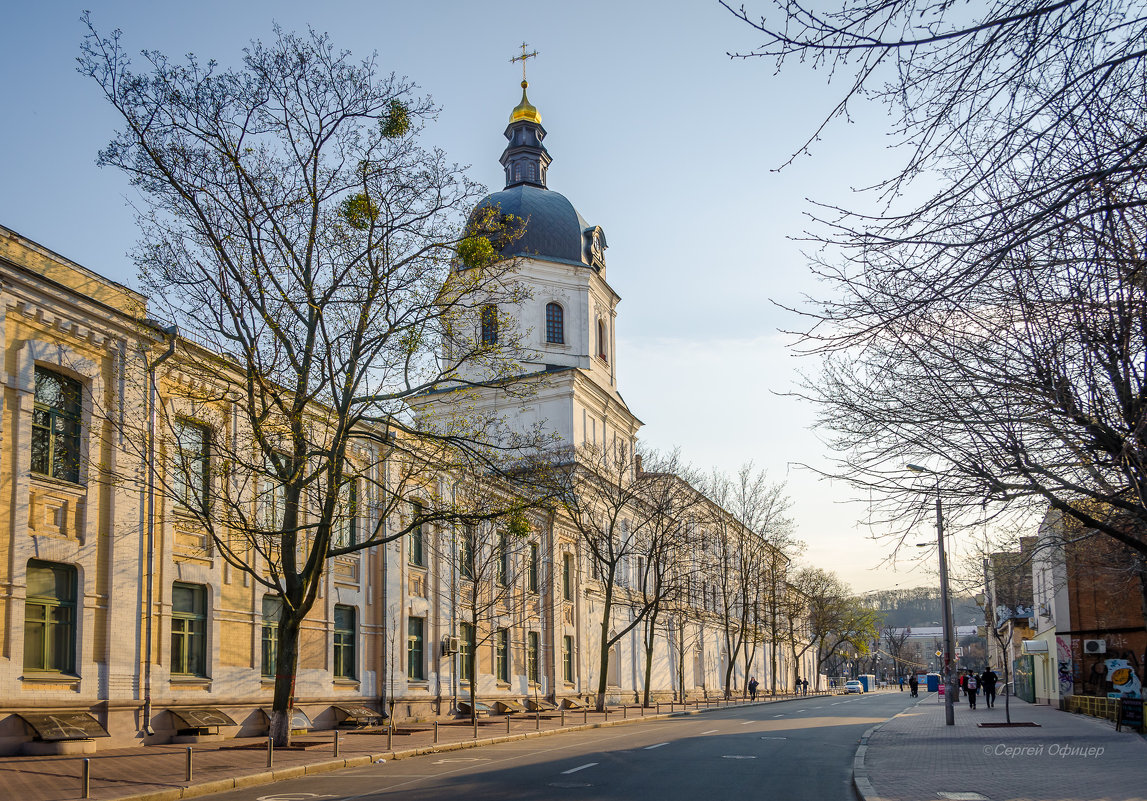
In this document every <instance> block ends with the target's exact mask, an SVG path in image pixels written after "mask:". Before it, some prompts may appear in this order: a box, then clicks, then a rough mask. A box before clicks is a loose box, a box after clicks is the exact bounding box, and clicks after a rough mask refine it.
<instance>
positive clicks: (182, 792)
mask: <svg viewBox="0 0 1147 801" xmlns="http://www.w3.org/2000/svg"><path fill="white" fill-rule="evenodd" d="M810 697H812V696H794V697H793V698H778V699H775V700H772V701H756V702H752V703H745V704H738V705H737V706H736V707H728V706H715V707H708V708H706V709H683V710H681V711H680V712H664V713H662V714H660V715H658V714H653V715H645V716H643V717H636V718H619V719H618V720H603V721H598V722H597V723H583V724H580V725H576V726H566V727H565V728H562V729H549V730H545V729H543V730H541V731H530V732H524V733H521V734H505V735H502V736H501V737H486V738H483V739H480V740H460V741H458V742H454V743H440V744H438V745H428V746H421V747H418V748H405V749H403V750H401V751H382V752H380V753H377V754H368V755H359V756H353V757H347V758H346V759H332V760H327V761H326V762H315V763H312V764H310V765H292V766H290V767H285V768H276V769H272V770H265V771H262V772H260V773H248V774H245V775H243V776H235V777H232V778H230V779H214V780H212V781H208V782H200V783H197V784H190V785H188V786H186V787H172V788H170V789H167V790H153V791H151V792H146V793H136V794H134V795H122V796H116V797H115V798H114V799H109V801H181V799H184V798H198V797H200V796H204V795H210V794H212V793H221V792H224V791H226V790H241V789H243V788H246V787H258V786H260V785H264V784H274V783H275V782H281V781H284V780H286V779H298V778H301V777H303V776H311V775H315V774H319V773H330V772H331V771H336V770H343V769H345V768H358V767H363V766H365V765H370V764H373V763H375V762H385V761H387V760H398V759H410V758H411V757H416V756H425V755H426V754H439V753H446V752H450V751H463V750H465V749H468V748H480V747H482V746H484V745H498V744H499V743H512V742H518V741H521V740H527V739H531V738H534V737H549V736H552V735H555V734H565V733H567V732H575V731H590V730H592V729H604V728H608V727H613V726H625V725H628V724H631V723H644V722H646V721H651V720H670V719H672V718H679V717H687V716H690V715H702V714H705V713H706V712H716V711H720V710H725V709H737V708H740V707H746V706H765V705H767V704H783V703H787V702H789V701H804V700H807V699H808V698H810ZM876 728H879V727H873V728H872V729H869V730H868V731H867V732H865V735H864V737H865V739H867V737H868V735H869V734H870V733H871V732H872V731H874V730H875V729H876ZM861 762H862V764H863V760H862V761H861ZM854 763H855V760H854ZM854 770H855V768H854ZM866 801H880V800H879V799H878V798H877V797H875V796H872V797H866Z"/></svg>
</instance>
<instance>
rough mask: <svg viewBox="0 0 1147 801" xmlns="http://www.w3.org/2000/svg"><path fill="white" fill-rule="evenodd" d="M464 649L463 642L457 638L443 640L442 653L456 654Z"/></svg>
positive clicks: (444, 638)
mask: <svg viewBox="0 0 1147 801" xmlns="http://www.w3.org/2000/svg"><path fill="white" fill-rule="evenodd" d="M461 647H462V643H461V641H460V640H459V639H458V638H457V637H443V638H442V653H443V655H445V654H456V653H458V651H459V649H460V648H461Z"/></svg>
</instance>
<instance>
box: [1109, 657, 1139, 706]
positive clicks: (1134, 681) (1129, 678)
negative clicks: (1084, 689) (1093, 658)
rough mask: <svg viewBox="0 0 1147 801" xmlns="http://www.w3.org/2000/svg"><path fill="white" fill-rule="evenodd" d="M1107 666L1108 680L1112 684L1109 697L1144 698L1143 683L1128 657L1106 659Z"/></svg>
mask: <svg viewBox="0 0 1147 801" xmlns="http://www.w3.org/2000/svg"><path fill="white" fill-rule="evenodd" d="M1103 665H1104V667H1106V668H1107V681H1108V682H1109V684H1110V685H1111V689H1110V690H1109V691H1108V693H1107V696H1108V697H1109V698H1142V697H1143V684H1142V683H1141V682H1140V681H1139V677H1138V676H1137V675H1135V669H1134V668H1133V667H1132V666H1131V662H1130V660H1127V659H1105V660H1104V662H1103Z"/></svg>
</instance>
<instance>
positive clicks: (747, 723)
mask: <svg viewBox="0 0 1147 801" xmlns="http://www.w3.org/2000/svg"><path fill="white" fill-rule="evenodd" d="M756 722H757V721H755V720H746V721H745V722H744V723H742V724H741V725H742V726H748V725H749V724H750V723H756Z"/></svg>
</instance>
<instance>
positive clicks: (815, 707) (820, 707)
mask: <svg viewBox="0 0 1147 801" xmlns="http://www.w3.org/2000/svg"><path fill="white" fill-rule="evenodd" d="M813 709H824V707H823V706H814V707H813Z"/></svg>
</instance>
